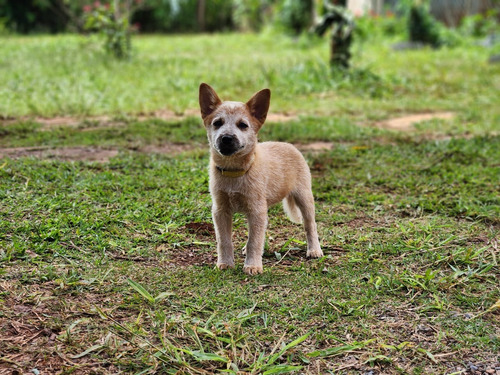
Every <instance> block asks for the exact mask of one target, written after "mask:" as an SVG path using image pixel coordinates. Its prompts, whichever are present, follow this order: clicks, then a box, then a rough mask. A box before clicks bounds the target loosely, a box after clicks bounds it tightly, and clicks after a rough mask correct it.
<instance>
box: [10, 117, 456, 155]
mask: <svg viewBox="0 0 500 375" xmlns="http://www.w3.org/2000/svg"><path fill="white" fill-rule="evenodd" d="M190 116H198V110H194V109H191V110H186V111H184V112H183V113H176V112H174V111H170V110H166V109H164V110H159V111H156V112H153V113H148V114H139V115H138V116H137V117H136V118H137V120H139V121H145V120H147V119H149V118H159V119H163V120H172V119H183V118H186V117H190ZM454 116H455V115H454V113H452V112H436V113H420V114H411V115H407V116H403V117H397V118H392V119H389V120H385V121H381V122H378V123H376V124H375V125H376V126H378V127H380V128H383V129H391V130H397V131H404V132H408V131H412V130H414V129H415V127H414V125H415V124H417V123H419V122H422V121H429V120H432V119H446V120H449V119H452V118H453V117H454ZM267 119H268V121H270V122H286V121H291V120H294V119H297V116H295V115H291V114H287V113H270V114H269V115H268V118H267ZM20 120H23V118H21V119H19V118H18V119H4V120H0V125H8V124H10V123H13V122H14V121H20ZM24 120H33V121H36V122H38V123H40V124H42V126H43V128H45V129H49V128H52V127H60V126H69V127H76V126H79V125H81V124H82V122H83V121H90V122H97V123H98V125H97V126H98V127H112V126H118V124H119V122H117V121H114V120H113V118H112V117H111V116H93V117H85V118H81V117H67V116H59V117H53V118H39V117H36V118H24ZM86 130H88V128H84V129H82V131H86ZM296 146H297V148H298V149H299V150H301V151H305V152H313V153H315V152H323V151H328V150H331V149H333V147H334V143H333V142H326V141H317V142H311V143H297V144H296ZM198 148H199V146H198V145H192V144H178V143H167V144H162V145H147V146H144V147H142V148H140V149H138V150H136V151H139V152H143V153H157V154H170V155H177V154H180V153H182V152H186V151H192V150H195V149H198ZM118 152H119V151H118V150H117V149H113V148H101V147H89V146H77V147H60V148H54V147H15V148H0V158H3V157H9V158H13V159H16V158H20V157H35V158H39V159H59V160H68V161H78V160H86V161H95V162H107V161H109V159H111V158H113V157H115V156H116V155H118Z"/></svg>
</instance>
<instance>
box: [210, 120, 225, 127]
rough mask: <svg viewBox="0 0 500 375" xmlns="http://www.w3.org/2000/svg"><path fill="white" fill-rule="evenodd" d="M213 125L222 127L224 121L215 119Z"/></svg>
mask: <svg viewBox="0 0 500 375" xmlns="http://www.w3.org/2000/svg"><path fill="white" fill-rule="evenodd" d="M212 125H213V126H214V127H215V128H220V127H221V126H222V125H223V122H222V120H217V121H214V123H213V124H212Z"/></svg>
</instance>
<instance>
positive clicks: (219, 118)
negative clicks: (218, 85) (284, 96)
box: [200, 83, 271, 156]
mask: <svg viewBox="0 0 500 375" xmlns="http://www.w3.org/2000/svg"><path fill="white" fill-rule="evenodd" d="M270 99H271V91H270V90H269V89H264V90H261V91H259V92H258V93H256V94H255V95H254V96H252V98H251V99H250V100H249V101H248V102H246V103H240V102H222V101H221V100H220V99H219V97H218V95H217V93H216V92H215V91H214V89H213V88H211V87H210V86H209V85H207V84H206V83H202V84H201V85H200V109H201V118H202V119H203V123H204V124H205V128H206V129H207V136H208V141H209V143H210V146H211V147H212V148H213V149H214V150H215V151H217V152H218V153H219V154H220V155H222V156H231V155H237V154H241V155H245V154H248V153H249V152H251V151H252V150H253V148H254V147H255V144H256V143H257V132H258V131H259V130H260V128H261V127H262V125H263V124H264V121H266V117H267V111H268V110H269V102H270Z"/></svg>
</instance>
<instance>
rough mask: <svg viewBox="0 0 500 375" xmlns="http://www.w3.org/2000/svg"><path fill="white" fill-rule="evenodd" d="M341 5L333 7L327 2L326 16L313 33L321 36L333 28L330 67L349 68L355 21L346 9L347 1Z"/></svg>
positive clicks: (325, 5) (326, 0) (325, 4)
mask: <svg viewBox="0 0 500 375" xmlns="http://www.w3.org/2000/svg"><path fill="white" fill-rule="evenodd" d="M341 3H343V4H341V5H332V4H330V3H329V2H328V0H325V3H324V7H325V15H324V16H323V18H322V19H321V21H320V22H319V23H318V24H317V25H316V26H315V27H314V29H313V31H314V32H315V33H316V34H318V35H319V36H323V35H324V34H325V32H326V31H327V30H328V29H329V28H330V27H332V36H331V42H330V51H331V52H330V65H331V66H332V67H337V68H343V69H347V68H349V60H350V59H351V52H350V49H351V44H352V34H353V29H354V21H353V17H352V14H351V13H350V12H349V11H348V10H347V9H346V7H345V3H346V1H341Z"/></svg>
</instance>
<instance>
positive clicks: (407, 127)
mask: <svg viewBox="0 0 500 375" xmlns="http://www.w3.org/2000/svg"><path fill="white" fill-rule="evenodd" d="M454 117H455V114H454V113H452V112H436V113H417V114H412V115H407V116H402V117H396V118H392V119H389V120H385V121H380V122H377V123H376V124H375V125H376V126H377V127H379V128H382V129H390V130H399V131H411V130H414V129H415V124H418V123H419V122H422V121H430V120H435V119H439V120H451V119H453V118H454Z"/></svg>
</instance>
